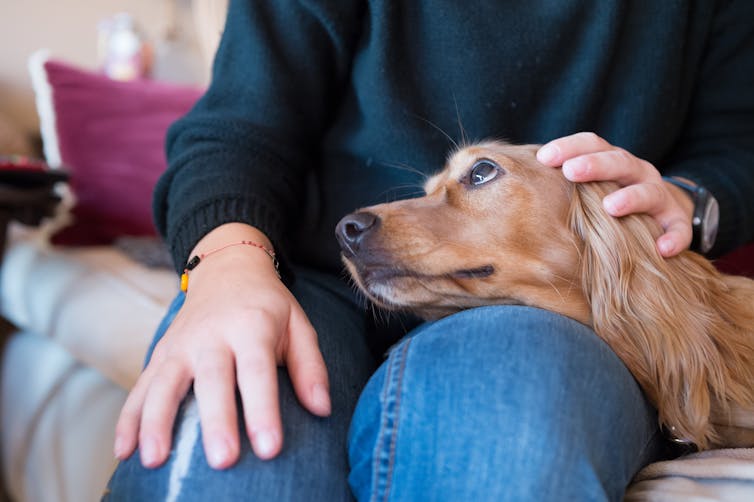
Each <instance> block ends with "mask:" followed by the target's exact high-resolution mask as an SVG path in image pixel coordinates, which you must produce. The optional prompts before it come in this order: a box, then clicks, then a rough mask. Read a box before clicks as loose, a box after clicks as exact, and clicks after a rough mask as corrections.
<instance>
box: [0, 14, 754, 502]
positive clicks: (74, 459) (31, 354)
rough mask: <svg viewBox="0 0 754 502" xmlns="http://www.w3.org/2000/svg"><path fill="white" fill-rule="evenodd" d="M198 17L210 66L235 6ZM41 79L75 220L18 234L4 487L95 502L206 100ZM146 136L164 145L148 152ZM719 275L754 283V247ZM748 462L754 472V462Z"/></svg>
mask: <svg viewBox="0 0 754 502" xmlns="http://www.w3.org/2000/svg"><path fill="white" fill-rule="evenodd" d="M194 5H195V9H196V12H197V18H198V19H199V21H200V26H199V29H200V33H202V34H203V40H204V47H206V49H205V54H207V55H208V56H211V54H212V53H213V47H214V46H216V43H217V38H218V34H219V26H220V25H221V24H222V18H223V14H222V11H223V10H224V5H223V3H222V2H214V1H212V0H209V1H207V2H201V1H199V2H195V3H194ZM32 66H33V67H34V68H35V71H36V78H35V80H36V83H35V87H36V93H37V98H38V103H39V111H40V115H41V120H42V129H43V136H45V154H46V157H47V159H48V161H50V163H51V164H56V165H62V166H67V167H68V168H69V169H71V170H72V172H71V175H72V179H71V186H70V190H71V191H70V192H68V193H64V194H63V196H64V199H65V201H66V202H65V204H64V209H65V213H63V214H73V215H74V217H75V220H74V223H73V225H71V222H70V221H68V220H66V218H65V216H61V218H56V219H54V220H53V221H51V222H49V223H48V224H46V225H43V226H42V227H41V228H28V227H23V226H20V225H12V226H11V228H10V229H9V239H8V245H7V249H6V251H5V255H4V259H3V262H2V269H1V270H0V272H1V273H0V309H1V310H0V313H1V314H2V316H3V317H5V318H6V319H8V320H9V321H10V322H11V323H12V324H13V325H14V326H15V328H14V330H13V333H12V335H11V336H10V337H9V338H8V340H7V342H6V344H5V347H4V351H3V354H2V361H1V364H2V366H0V371H1V372H2V375H1V376H0V424H1V427H0V447H1V454H2V456H1V458H2V475H3V479H4V481H5V485H6V489H7V491H8V493H9V495H10V496H11V498H13V499H14V500H18V501H26V500H28V501H57V500H60V501H86V500H97V499H98V498H99V496H100V493H101V492H102V490H103V488H104V485H105V483H106V481H107V479H108V478H109V476H110V473H111V472H112V469H113V468H114V466H115V460H114V458H113V455H112V443H113V435H114V434H113V427H114V423H115V420H116V418H117V415H118V413H119V410H120V407H121V405H122V404H123V402H124V399H125V397H126V395H127V391H128V389H130V388H131V386H132V385H133V384H134V382H135V380H136V378H137V376H138V373H139V371H140V368H141V366H142V364H143V358H144V354H145V352H146V350H147V347H148V344H149V342H150V340H151V337H152V334H153V333H154V331H155V328H156V327H157V325H158V323H159V321H160V319H161V316H162V315H163V313H164V311H165V309H166V308H167V305H168V303H169V302H170V301H171V300H172V298H173V296H174V295H175V293H176V292H177V289H178V282H177V281H178V279H177V276H176V274H175V272H173V271H172V270H171V269H170V267H169V266H167V265H166V263H165V254H164V249H162V248H161V246H160V244H159V242H158V241H157V240H156V239H155V236H154V228H153V227H152V226H151V223H150V221H149V218H150V216H149V193H150V186H151V185H152V184H153V183H154V181H155V179H156V176H157V175H159V172H160V170H161V169H162V168H164V164H163V163H164V159H162V158H161V151H162V144H161V141H162V134H164V129H165V128H166V127H167V124H168V123H169V122H170V121H171V120H172V119H173V118H175V117H176V116H178V115H179V114H180V113H182V112H183V111H185V110H186V109H187V108H188V107H189V106H190V105H191V103H192V102H193V100H195V99H196V98H197V96H198V95H199V93H200V91H201V90H200V89H193V88H186V87H179V86H174V85H166V84H161V83H155V82H140V83H135V84H120V83H113V82H109V81H107V80H106V79H103V78H102V77H101V76H98V75H96V74H93V73H91V72H87V71H83V70H81V69H77V68H73V67H71V66H70V65H66V64H65V63H64V62H60V61H55V60H54V59H50V58H48V57H45V56H43V55H42V56H36V57H35V59H34V62H33V65H32ZM40 74H43V75H42V76H41V77H40ZM140 86H141V87H140ZM134 95H136V96H137V97H136V98H134ZM92 103H94V104H92ZM134 110H137V111H138V114H139V116H134ZM88 113H89V114H91V115H87V114H88ZM82 115H83V116H82ZM144 116H148V118H147V119H145V118H144ZM51 117H52V118H51ZM51 120H52V122H51ZM82 124H89V125H91V124H95V125H96V127H86V128H82ZM84 129H86V131H87V132H86V134H83V131H84ZM124 129H127V130H128V133H126V132H124ZM113 130H115V131H118V132H119V133H122V134H118V135H117V137H118V138H119V140H118V141H120V142H113V141H114V140H113V134H112V131H113ZM145 130H148V131H152V132H154V133H155V134H153V135H152V139H151V140H150V141H152V143H150V144H149V146H148V147H144V140H143V137H142V134H141V133H143V132H144V131H145ZM97 133H102V134H101V135H99V136H98V135H97ZM158 133H159V134H158ZM129 134H130V135H129ZM81 136H84V138H83V140H85V141H83V144H82V137H81ZM134 144H139V145H141V147H140V148H139V149H138V150H140V151H139V152H135V151H134V150H135V148H134ZM143 150H149V152H145V151H143ZM93 151H94V152H95V153H96V155H93V154H92V152H93ZM155 152H157V153H155ZM134 156H135V157H134ZM105 169H106V170H107V173H108V176H103V170H105ZM113 178H116V180H117V183H113V182H112V179H113ZM124 235H131V236H133V235H136V236H138V237H130V238H125V237H123V236H124ZM161 249H162V251H161ZM720 266H721V268H723V269H725V270H726V271H729V272H735V273H742V274H749V275H751V276H753V277H754V246H749V247H748V248H747V249H744V250H739V251H737V252H736V253H734V254H732V255H730V256H728V257H726V258H724V259H723V260H721V261H720ZM692 460H693V459H692ZM743 461H744V463H745V464H746V465H748V464H749V463H750V464H751V465H752V466H754V457H752V459H748V458H744V460H743ZM673 465H674V466H675V465H683V464H679V463H677V464H673ZM655 470H656V471H657V469H655ZM658 472H660V474H661V475H660V476H655V477H654V478H653V477H651V476H650V477H647V482H648V483H649V484H647V482H644V484H641V483H639V484H637V485H635V489H634V490H633V492H632V497H635V498H633V499H632V500H653V498H652V497H654V496H656V495H657V494H662V493H663V490H664V489H665V488H664V487H666V486H670V485H668V484H667V483H665V484H663V480H664V479H665V478H664V477H663V476H665V474H666V473H667V472H672V469H671V470H670V471H667V470H664V471H663V470H662V469H660V470H659V471H658ZM670 477H671V478H672V480H673V481H677V477H673V476H672V475H671V476H670ZM752 478H754V475H752ZM658 480H659V481H658ZM658 482H659V485H658ZM699 483H703V481H700V482H699ZM671 484H672V483H671ZM647 487H649V488H647ZM645 488H646V489H645ZM675 489H676V487H675V485H674V484H673V486H671V487H670V488H668V490H670V492H668V493H671V492H672V491H673V490H675ZM647 493H649V495H646V494H647ZM671 499H672V498H668V499H663V500H671ZM658 500H659V499H658Z"/></svg>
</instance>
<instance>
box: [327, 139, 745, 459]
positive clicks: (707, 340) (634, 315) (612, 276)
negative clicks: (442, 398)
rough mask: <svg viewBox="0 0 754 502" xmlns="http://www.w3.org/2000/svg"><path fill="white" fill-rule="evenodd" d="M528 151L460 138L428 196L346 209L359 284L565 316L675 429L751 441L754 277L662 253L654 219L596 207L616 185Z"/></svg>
mask: <svg viewBox="0 0 754 502" xmlns="http://www.w3.org/2000/svg"><path fill="white" fill-rule="evenodd" d="M537 149H538V146H537V145H523V146H512V145H508V144H504V143H500V142H485V143H481V144H476V145H473V146H469V147H466V148H463V149H461V150H459V151H458V152H456V153H455V154H454V155H452V157H451V158H450V160H449V161H448V163H447V165H446V167H445V169H444V170H443V171H442V172H440V173H439V174H437V175H435V176H433V177H432V178H430V179H429V180H428V181H427V183H426V185H425V192H426V195H425V196H423V197H421V198H416V199H408V200H402V201H397V202H392V203H388V204H381V205H377V206H372V207H369V208H365V209H362V210H360V211H358V212H356V213H352V214H350V215H348V216H346V217H344V218H343V219H342V220H341V221H340V223H338V226H337V229H336V235H337V238H338V241H339V243H340V245H341V248H342V252H343V260H344V262H345V264H346V266H347V268H348V270H349V272H350V273H351V275H352V276H353V278H354V280H355V282H356V284H357V285H358V287H359V288H360V289H361V290H363V291H364V292H365V293H366V295H367V296H368V297H369V298H370V299H371V300H373V301H374V302H375V303H377V304H379V305H381V306H383V307H386V308H388V309H394V310H395V309H400V310H408V311H413V312H415V313H417V314H419V315H420V316H422V317H424V318H426V319H436V318H439V317H442V316H445V315H448V314H452V313H454V312H457V311H459V310H462V309H467V308H471V307H477V306H482V305H499V304H521V305H530V306H534V307H540V308H543V309H547V310H551V311H554V312H558V313H560V314H563V315H566V316H568V317H571V318H573V319H576V320H577V321H580V322H582V323H584V324H587V325H589V326H591V327H593V328H594V330H595V332H596V333H597V335H598V336H600V337H601V338H603V339H604V340H605V341H606V342H607V343H608V344H609V345H610V346H611V347H612V349H613V350H614V351H615V352H616V354H617V355H618V356H619V357H620V358H621V359H622V360H623V362H624V363H625V364H626V366H627V367H628V368H629V370H630V371H631V373H632V374H633V375H634V377H635V378H636V380H637V381H638V382H639V384H640V385H641V387H642V388H643V390H644V392H645V393H646V395H647V397H648V398H649V399H650V400H651V402H652V403H653V404H654V405H655V406H656V407H657V409H658V412H659V421H660V424H661V425H662V426H664V427H666V428H667V429H669V430H670V431H672V433H673V434H674V435H675V437H676V438H680V439H682V440H684V441H688V442H693V443H694V444H695V445H696V446H697V447H698V448H699V449H706V448H711V447H721V446H751V445H754V281H752V280H749V279H747V278H744V277H735V276H729V275H723V274H721V273H719V272H718V271H717V270H716V269H715V268H714V266H713V265H712V264H711V263H710V262H709V261H708V260H706V259H705V258H703V257H702V256H700V255H699V254H696V253H693V252H691V251H684V252H682V253H681V254H680V255H678V256H676V257H673V258H668V259H665V258H663V257H662V256H660V254H659V253H658V252H657V250H656V246H655V239H656V238H657V237H658V236H659V235H660V233H661V229H660V228H659V225H658V224H657V223H656V222H655V221H654V220H653V219H652V218H650V217H649V216H646V215H631V216H625V217H622V218H614V217H612V216H610V215H608V214H607V212H605V210H604V209H603V208H602V198H603V197H604V196H605V195H607V194H608V193H610V192H613V191H615V190H616V189H617V188H618V186H617V185H616V184H614V183H612V182H593V183H579V184H574V183H571V182H569V181H568V180H566V179H565V177H564V176H563V175H562V173H560V172H559V170H557V169H553V168H550V167H546V166H543V165H541V164H539V163H538V162H537V160H536V157H535V153H536V151H537Z"/></svg>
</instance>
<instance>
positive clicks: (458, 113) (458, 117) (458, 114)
mask: <svg viewBox="0 0 754 502" xmlns="http://www.w3.org/2000/svg"><path fill="white" fill-rule="evenodd" d="M453 104H454V105H455V107H456V120H457V121H458V129H459V131H460V133H461V148H466V147H467V146H469V144H470V143H469V139H468V137H467V136H466V129H464V128H463V122H462V121H461V111H460V110H459V109H458V100H457V99H456V96H455V94H453Z"/></svg>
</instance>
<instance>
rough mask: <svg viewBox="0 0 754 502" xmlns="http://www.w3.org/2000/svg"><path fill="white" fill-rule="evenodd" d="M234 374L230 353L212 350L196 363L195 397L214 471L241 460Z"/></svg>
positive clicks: (203, 437)
mask: <svg viewBox="0 0 754 502" xmlns="http://www.w3.org/2000/svg"><path fill="white" fill-rule="evenodd" d="M235 389H236V386H235V371H234V367H233V356H232V354H231V353H230V351H229V350H228V351H223V350H209V351H206V352H204V353H202V355H201V358H200V359H199V360H198V361H197V365H196V376H195V377H194V395H195V396H196V402H197V405H198V408H199V420H200V421H201V424H202V442H203V444H204V452H205V455H206V457H207V462H208V463H209V465H210V466H212V467H213V468H215V469H224V468H226V467H229V466H231V465H232V464H233V463H235V461H236V460H237V459H238V454H239V442H238V419H237V415H236V398H235V395H236V394H235Z"/></svg>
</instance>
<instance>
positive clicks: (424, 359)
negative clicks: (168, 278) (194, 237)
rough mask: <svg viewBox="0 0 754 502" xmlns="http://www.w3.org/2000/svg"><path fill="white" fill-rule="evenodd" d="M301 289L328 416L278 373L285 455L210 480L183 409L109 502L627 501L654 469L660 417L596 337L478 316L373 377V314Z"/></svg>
mask: <svg viewBox="0 0 754 502" xmlns="http://www.w3.org/2000/svg"><path fill="white" fill-rule="evenodd" d="M298 276H299V279H298V280H297V282H296V284H295V285H294V288H293V292H294V294H295V295H296V297H297V298H298V300H299V302H300V303H301V304H302V306H303V307H304V309H305V310H306V312H307V314H308V315H309V317H310V319H311V321H312V323H313V325H314V326H315V328H316V329H317V333H318V335H319V343H320V347H321V349H322V352H323V355H324V358H325V361H326V363H327V366H328V371H329V375H330V384H331V392H332V399H333V414H332V416H331V417H329V418H327V419H321V418H317V417H314V416H313V415H311V414H309V413H308V412H306V411H305V410H304V409H303V408H302V407H301V406H300V405H299V404H298V401H297V399H296V397H295V394H294V393H293V390H292V387H291V385H290V380H289V379H288V376H287V373H286V372H285V370H284V369H281V371H280V373H279V377H280V380H281V385H280V402H281V408H282V416H283V424H284V434H285V445H284V448H283V451H282V453H281V455H280V456H279V457H277V458H276V459H274V460H272V461H266V462H263V461H260V460H258V459H257V458H256V457H255V456H254V454H253V453H252V451H251V449H250V447H249V444H248V441H246V440H244V441H243V442H242V451H241V459H240V461H239V462H238V464H236V465H235V466H234V467H232V468H230V469H227V470H224V471H215V470H213V469H211V468H210V467H209V466H208V465H207V463H206V460H205V457H204V453H203V450H202V446H201V431H200V429H199V424H198V419H197V417H196V407H195V402H194V401H193V397H192V396H191V395H189V397H188V398H187V399H186V401H185V402H184V404H183V405H182V408H181V411H180V413H179V418H178V420H177V422H176V428H175V431H174V432H175V434H176V439H175V440H174V442H173V450H172V451H171V455H170V458H169V460H168V462H167V463H166V464H165V465H164V466H163V467H161V468H158V469H145V468H143V467H142V466H141V465H140V462H139V457H138V453H136V454H134V455H132V456H131V457H130V458H129V459H128V460H127V461H124V462H121V463H120V464H119V466H118V468H117V469H116V472H115V473H114V475H113V478H112V479H111V481H110V484H109V486H108V495H106V496H105V498H104V500H107V501H120V500H139V501H149V500H182V501H194V500H196V501H199V500H216V501H220V500H261V501H267V500H272V501H276V502H282V501H327V502H330V501H341V500H343V501H345V500H353V495H352V493H353V494H355V495H356V498H358V499H359V500H366V501H378V500H379V501H383V500H391V501H423V500H448V501H464V500H514V501H526V500H536V501H544V500H579V501H586V500H620V498H621V496H622V493H623V490H624V489H625V487H626V485H627V484H628V482H629V480H630V479H631V477H632V476H633V474H634V473H635V472H636V471H637V470H638V469H640V468H641V467H642V466H643V465H644V464H646V463H648V462H649V461H651V460H653V459H655V458H657V455H658V451H659V448H660V446H661V445H662V444H663V442H662V439H661V438H660V436H659V434H658V431H657V422H656V420H657V418H656V413H655V411H654V410H653V409H652V407H651V406H650V405H648V404H647V402H646V400H645V399H644V397H643V396H642V394H641V392H640V390H639V388H638V387H637V385H636V383H635V381H634V380H633V379H632V377H631V375H630V373H629V372H628V371H627V370H626V368H625V367H624V366H623V364H622V363H621V362H620V360H619V359H618V358H617V357H616V356H615V355H614V354H613V353H612V351H611V350H610V349H609V348H608V347H607V346H606V345H605V344H604V343H603V342H602V341H600V340H599V339H598V338H597V337H596V336H595V335H594V333H593V332H592V331H591V330H590V329H588V328H587V327H585V326H583V325H581V324H579V323H577V322H575V321H572V320H570V319H567V318H564V317H561V316H558V315H556V314H553V313H550V312H546V311H543V310H538V309H534V308H528V307H511V306H504V307H502V306H501V307H486V308H481V309H474V310H469V311H465V312H462V313H460V314H457V315H454V316H450V317H448V318H445V319H443V320H440V321H437V322H434V323H427V324H424V325H422V326H421V327H419V328H418V329H416V330H414V331H412V332H411V333H410V334H409V335H408V336H406V337H405V338H404V339H403V340H401V341H400V342H399V343H398V344H397V345H395V346H394V347H393V348H392V349H391V350H390V351H389V355H388V358H387V360H386V361H385V362H384V363H383V364H382V365H381V366H380V367H379V369H378V368H377V366H378V361H377V360H376V359H375V357H374V356H373V355H372V353H371V352H370V350H369V348H368V340H367V335H366V333H367V332H370V331H371V329H370V327H369V326H370V322H368V319H369V317H370V316H371V315H372V313H371V312H365V311H364V309H363V306H359V304H358V302H356V301H355V300H354V298H353V294H352V291H351V290H350V289H349V288H348V287H347V286H346V285H344V284H343V283H341V282H340V281H339V280H337V279H335V278H332V277H330V276H326V275H323V274H317V273H312V272H299V274H298ZM181 304H182V297H181V296H179V298H178V299H177V300H176V301H175V302H174V304H173V306H172V307H171V309H170V312H169V313H168V315H167V316H166V319H165V321H164V322H163V324H162V326H161V328H160V330H159V332H158V334H157V336H156V340H157V339H159V337H160V336H161V335H162V333H164V330H165V329H166V328H167V326H168V325H169V323H170V321H171V320H172V318H173V317H174V315H175V313H176V312H177V311H178V309H180V306H181ZM375 370H376V371H375ZM370 376H371V378H370ZM367 381H368V383H367ZM365 385H366V387H365ZM362 390H363V392H362ZM359 394H361V398H360V399H359ZM357 400H358V407H357V406H356V403H357ZM354 408H356V410H355V412H354ZM352 417H353V419H352ZM239 424H241V426H242V427H243V420H239ZM349 424H350V432H348V430H349ZM347 432H348V433H347ZM241 437H242V438H245V431H244V430H242V431H241ZM347 440H348V442H347ZM349 460H350V476H349V465H348V461H349ZM349 484H350V489H349ZM351 490H352V492H351Z"/></svg>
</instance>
